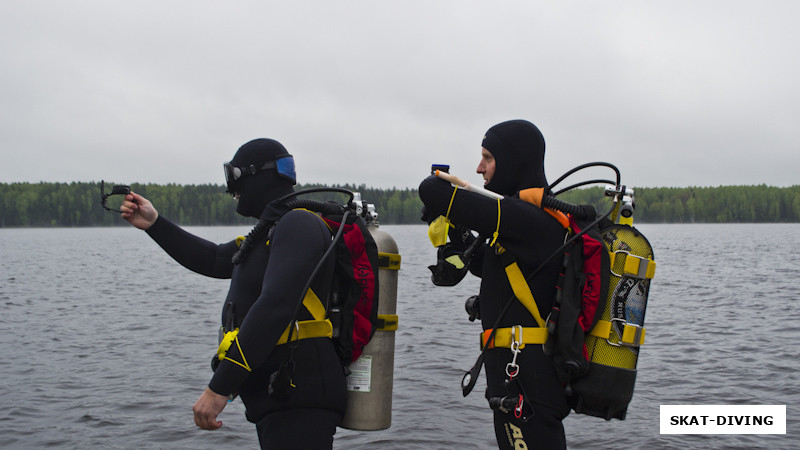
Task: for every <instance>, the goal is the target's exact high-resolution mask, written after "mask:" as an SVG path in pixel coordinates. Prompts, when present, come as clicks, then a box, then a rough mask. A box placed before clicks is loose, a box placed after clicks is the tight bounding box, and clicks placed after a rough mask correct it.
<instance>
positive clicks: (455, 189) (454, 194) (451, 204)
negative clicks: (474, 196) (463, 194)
mask: <svg viewBox="0 0 800 450" xmlns="http://www.w3.org/2000/svg"><path fill="white" fill-rule="evenodd" d="M456 192H458V186H454V187H453V195H451V196H450V204H449V205H447V213H446V214H445V215H444V217H445V218H446V219H449V218H450V208H452V207H453V200H455V199H456Z"/></svg>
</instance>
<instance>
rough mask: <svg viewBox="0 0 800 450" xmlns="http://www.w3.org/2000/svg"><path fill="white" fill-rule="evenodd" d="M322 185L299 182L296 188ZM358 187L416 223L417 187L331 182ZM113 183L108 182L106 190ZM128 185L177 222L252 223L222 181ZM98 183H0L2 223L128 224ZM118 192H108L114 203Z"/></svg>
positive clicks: (390, 215) (388, 215)
mask: <svg viewBox="0 0 800 450" xmlns="http://www.w3.org/2000/svg"><path fill="white" fill-rule="evenodd" d="M311 187H323V186H322V185H318V184H316V185H298V186H296V187H295V188H296V190H300V189H306V188H311ZM335 187H339V188H343V189H347V190H350V191H355V192H360V193H361V199H362V200H364V201H366V202H368V203H372V204H374V205H375V209H376V211H377V212H378V213H379V218H378V219H379V221H380V223H383V224H401V223H418V222H419V217H420V211H421V209H422V202H421V201H420V200H419V196H418V195H417V191H416V190H412V189H396V188H392V189H374V188H368V187H366V186H365V185H361V186H354V185H340V186H335ZM111 188H112V186H111V185H110V184H106V186H105V190H106V193H109V192H111ZM131 189H132V190H133V191H134V192H136V193H138V194H140V195H143V196H144V197H146V198H147V199H148V200H150V201H151V202H153V205H154V206H155V207H156V209H157V210H158V212H159V214H161V215H163V216H164V217H167V218H169V219H170V220H172V221H174V222H176V223H179V224H181V225H238V224H251V223H253V219H250V218H246V217H242V216H240V215H238V214H236V200H234V199H233V197H231V196H230V195H229V194H227V193H225V186H224V185H214V184H201V185H177V184H166V185H160V184H136V183H134V184H132V185H131ZM308 198H312V199H316V200H328V199H331V200H337V201H340V202H341V201H344V200H345V199H346V198H347V197H346V195H344V194H333V195H331V194H313V195H310V196H309V197H308ZM100 199H101V193H100V183H99V182H98V183H84V182H72V183H46V182H41V183H0V228H8V227H92V226H113V225H127V224H126V223H125V222H124V221H123V220H121V219H120V218H119V217H117V216H118V214H116V213H112V212H108V211H106V210H105V209H103V208H102V206H101V205H100ZM120 201H121V196H112V197H109V198H108V202H107V203H108V206H110V207H118V205H119V203H120Z"/></svg>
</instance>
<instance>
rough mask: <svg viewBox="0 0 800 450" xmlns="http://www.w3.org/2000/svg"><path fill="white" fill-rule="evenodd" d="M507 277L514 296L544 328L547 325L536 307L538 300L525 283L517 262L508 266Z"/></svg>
mask: <svg viewBox="0 0 800 450" xmlns="http://www.w3.org/2000/svg"><path fill="white" fill-rule="evenodd" d="M506 276H508V282H509V283H510V284H511V289H512V290H513V291H514V295H515V296H516V297H517V299H518V300H519V301H520V302H521V303H522V305H523V306H525V309H527V310H528V311H529V312H530V313H531V315H532V316H533V318H534V319H536V323H537V324H539V326H540V327H542V328H544V327H545V323H544V319H542V315H541V314H539V307H538V306H536V300H535V299H534V298H533V293H532V292H531V288H530V286H528V282H527V281H525V275H523V274H522V271H521V270H520V269H519V266H518V265H517V262H516V261H514V262H513V263H511V264H509V265H507V266H506Z"/></svg>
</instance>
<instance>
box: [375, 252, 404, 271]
mask: <svg viewBox="0 0 800 450" xmlns="http://www.w3.org/2000/svg"><path fill="white" fill-rule="evenodd" d="M378 268H379V269H387V270H400V255H399V254H397V253H384V252H378Z"/></svg>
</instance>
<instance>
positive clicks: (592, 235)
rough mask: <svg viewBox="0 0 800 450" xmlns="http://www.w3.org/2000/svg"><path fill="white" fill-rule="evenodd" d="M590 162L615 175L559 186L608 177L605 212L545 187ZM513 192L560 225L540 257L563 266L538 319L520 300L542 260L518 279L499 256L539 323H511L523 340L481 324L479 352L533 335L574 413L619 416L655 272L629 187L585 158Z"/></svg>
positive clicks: (629, 391) (468, 382)
mask: <svg viewBox="0 0 800 450" xmlns="http://www.w3.org/2000/svg"><path fill="white" fill-rule="evenodd" d="M591 166H606V167H609V168H612V169H613V170H614V171H615V172H616V174H617V180H616V183H613V182H612V181H608V180H592V181H589V182H585V183H580V184H577V185H573V186H570V187H569V188H566V189H564V190H562V191H560V192H559V193H562V192H565V191H567V190H570V189H572V188H575V187H578V186H582V185H586V184H592V183H608V184H613V186H609V187H608V188H606V191H605V195H606V196H610V197H613V205H612V207H611V209H610V210H609V211H608V212H606V213H605V214H601V215H598V214H597V213H596V210H595V208H594V207H593V206H591V205H573V204H570V203H566V202H563V201H561V200H558V199H557V198H556V197H555V195H558V194H555V195H548V194H546V192H550V191H551V189H552V187H553V186H555V185H556V184H558V183H559V182H561V181H562V180H564V179H565V178H566V177H568V176H569V175H571V174H573V173H575V172H576V171H578V170H581V169H583V168H586V167H591ZM519 196H520V198H521V199H523V200H525V201H527V202H529V203H532V204H534V205H536V206H539V207H542V208H544V209H545V210H547V211H548V212H549V213H550V214H551V215H553V216H554V217H555V218H556V219H558V220H559V222H561V223H562V225H564V226H565V228H566V229H567V231H568V235H567V239H566V241H565V244H564V246H562V247H561V248H560V249H559V250H558V251H557V252H555V253H554V254H553V255H551V257H550V258H548V261H549V260H550V259H552V258H554V257H558V256H559V255H561V257H562V258H563V270H562V271H561V274H560V276H559V281H558V285H557V290H556V298H555V299H554V301H553V307H552V310H551V312H550V314H549V315H548V316H547V317H546V318H545V320H544V323H543V322H542V321H541V320H540V318H539V317H537V316H538V314H537V313H535V312H536V308H535V304H534V307H528V303H530V300H529V299H528V297H532V296H529V295H528V293H529V292H530V287H529V286H528V281H527V280H528V279H531V278H532V277H533V276H534V275H535V274H536V273H537V272H538V271H539V270H540V269H541V267H543V266H544V263H543V264H542V265H541V266H540V267H539V268H537V269H536V270H534V271H533V273H532V274H530V275H528V277H527V279H526V277H524V276H523V275H522V274H521V272H519V270H518V268H516V260H515V258H514V256H513V255H507V256H505V258H504V265H505V267H506V273H507V275H508V278H509V283H510V284H511V286H512V289H513V290H514V296H515V297H516V298H517V299H518V300H519V301H521V302H522V303H523V304H524V305H525V306H526V307H527V309H528V310H529V311H531V314H533V315H534V318H535V319H537V323H538V324H539V328H532V329H524V330H519V331H517V333H518V334H521V335H522V336H530V337H527V338H526V339H527V340H528V342H523V341H522V340H521V338H520V337H519V336H517V337H515V334H514V333H515V330H514V329H496V328H493V329H489V330H486V331H484V332H483V333H482V335H481V351H482V354H483V351H485V350H486V349H488V348H492V347H494V346H503V347H511V348H512V350H513V346H514V344H515V343H516V344H517V346H520V345H522V344H525V343H541V344H543V346H544V347H543V348H544V351H545V354H547V355H549V356H551V357H552V359H553V362H554V366H555V370H556V373H557V375H558V377H559V380H560V381H561V382H562V383H563V384H564V386H565V390H564V394H565V396H566V397H567V400H568V403H569V404H570V407H571V408H572V409H573V410H574V411H575V412H576V413H580V414H587V415H591V416H596V417H602V418H604V419H606V420H610V419H612V418H617V419H620V420H624V419H625V416H626V413H627V407H628V404H629V402H630V401H631V398H632V396H633V389H634V384H635V380H636V364H637V361H638V355H639V348H640V347H641V345H642V344H643V343H644V335H645V329H644V313H645V310H646V307H647V299H648V294H649V289H650V280H651V279H652V278H653V276H654V274H655V262H654V257H653V249H652V247H651V245H650V243H649V242H648V241H647V239H646V238H645V237H644V235H643V234H642V233H641V232H640V231H639V230H637V229H636V228H634V227H633V226H632V224H633V190H631V189H629V188H626V187H625V186H622V185H621V183H620V176H619V170H618V169H617V168H616V167H615V166H613V165H611V164H608V163H589V164H584V165H582V166H578V167H576V168H575V169H573V170H571V171H569V172H567V173H566V174H565V175H563V176H562V177H561V178H559V180H557V181H556V182H555V183H553V184H551V185H550V186H549V187H548V189H547V190H546V191H545V189H543V188H534V189H527V190H523V191H521V192H520V193H519ZM554 210H555V211H554ZM560 212H563V213H565V214H566V215H564V214H561V213H560ZM545 262H546V261H545ZM509 304H510V303H509ZM507 308H508V307H507V306H506V308H505V309H504V310H503V312H502V313H501V315H500V317H502V316H503V315H504V314H505V311H507ZM497 321H498V323H499V321H500V318H498V320H497ZM545 330H546V331H545ZM507 335H509V336H507ZM520 348H521V347H520ZM482 357H483V356H482V355H481V357H479V358H478V361H477V362H476V364H475V366H473V368H472V369H471V370H470V371H468V372H467V374H466V375H465V376H464V380H462V389H463V391H464V395H467V394H468V393H469V392H470V390H471V389H472V386H474V382H475V381H474V379H475V377H476V376H477V374H478V373H479V370H480V365H482ZM506 400H511V399H506V398H502V399H489V401H490V405H492V407H493V408H495V409H498V408H499V409H500V410H504V409H506V408H507V407H504V404H505V401H506Z"/></svg>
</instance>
